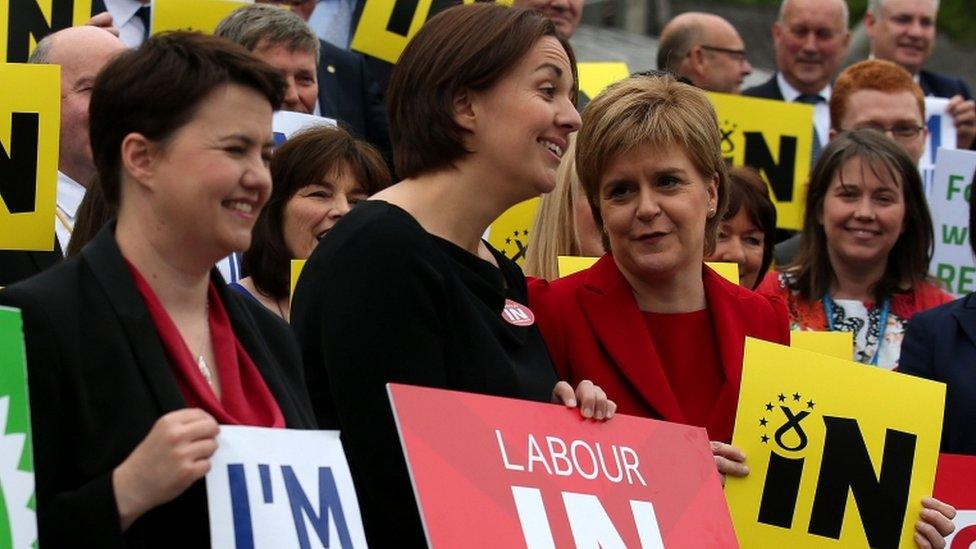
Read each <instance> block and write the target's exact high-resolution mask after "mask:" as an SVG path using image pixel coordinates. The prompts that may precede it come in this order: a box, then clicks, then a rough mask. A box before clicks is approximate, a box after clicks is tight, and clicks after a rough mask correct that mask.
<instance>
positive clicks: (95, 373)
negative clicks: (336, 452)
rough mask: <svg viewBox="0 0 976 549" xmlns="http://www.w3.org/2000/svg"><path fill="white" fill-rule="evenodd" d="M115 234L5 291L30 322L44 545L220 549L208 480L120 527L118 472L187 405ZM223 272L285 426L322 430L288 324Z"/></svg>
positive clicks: (0, 298)
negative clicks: (213, 533) (214, 541)
mask: <svg viewBox="0 0 976 549" xmlns="http://www.w3.org/2000/svg"><path fill="white" fill-rule="evenodd" d="M114 233H115V223H114V222H112V223H109V224H107V225H106V227H104V228H103V229H102V230H101V231H100V232H99V233H98V235H97V236H96V237H95V238H94V239H93V240H92V241H91V242H90V243H88V245H87V246H85V248H84V249H83V250H82V251H81V253H80V254H78V255H76V256H74V257H72V258H70V259H68V260H66V261H64V262H61V263H59V264H58V265H55V266H54V267H52V268H50V269H48V270H46V271H44V272H43V273H41V274H39V275H37V276H35V277H33V278H31V279H29V280H26V281H24V282H21V283H19V284H15V285H13V286H11V287H9V288H7V289H5V290H3V291H2V292H0V305H8V306H13V307H17V308H19V309H21V312H22V314H23V320H24V333H25V340H26V351H27V372H28V382H29V383H28V385H29V389H30V405H31V423H32V429H33V441H34V470H35V472H36V475H35V480H36V487H37V511H38V514H37V520H38V528H39V533H38V534H39V540H38V541H39V545H40V547H92V548H95V547H97V548H99V549H103V548H121V547H133V548H135V547H138V548H155V547H159V548H164V547H165V548H172V547H177V548H180V549H190V548H195V547H209V545H210V533H209V526H208V523H207V520H208V516H207V497H206V490H205V486H204V480H203V479H200V480H198V481H197V482H195V483H194V484H193V485H192V486H190V488H189V489H187V490H186V491H185V492H183V493H182V494H180V495H179V496H178V497H177V498H176V499H174V500H173V501H171V502H169V503H166V504H163V505H161V506H159V507H156V508H155V509H152V510H150V511H149V512H147V513H146V514H144V515H143V516H141V517H140V518H139V519H138V520H136V521H135V522H134V523H133V524H132V525H131V526H130V527H129V529H128V530H127V531H126V532H125V534H123V533H122V532H121V530H120V525H119V517H118V512H117V507H116V502H115V494H114V491H113V489H112V470H113V469H114V468H115V467H116V466H117V465H119V464H120V463H122V461H124V460H125V458H126V457H128V456H129V454H130V453H132V451H133V450H134V449H135V447H136V445H138V444H139V442H141V441H142V439H144V438H145V437H146V435H147V434H149V430H150V429H151V428H152V426H153V424H154V423H155V422H156V420H157V419H159V417H160V416H162V415H164V414H166V413H168V412H172V411H175V410H179V409H181V408H185V407H186V401H185V400H184V398H183V395H182V393H181V392H180V389H179V387H178V386H177V384H176V378H175V377H174V376H173V373H172V366H171V365H170V363H169V361H168V360H167V358H166V354H165V353H164V351H163V346H162V343H161V342H160V340H159V335H158V333H157V332H156V327H155V325H154V324H153V321H152V319H151V318H150V316H149V311H148V310H147V309H146V305H145V302H144V301H143V299H142V296H140V295H139V292H138V290H137V289H136V286H135V283H134V282H133V280H132V275H131V274H130V273H129V271H128V269H127V267H126V265H125V261H124V259H123V257H122V254H121V252H120V251H119V247H118V244H116V241H115V234H114ZM211 277H212V280H213V282H214V284H215V285H216V287H217V291H218V293H219V294H220V299H221V301H222V302H223V304H224V307H225V308H226V309H227V316H228V317H229V318H230V322H231V325H232V326H233V329H234V335H236V336H237V339H238V340H239V341H240V342H241V345H242V346H243V347H244V349H245V350H246V351H247V354H248V356H250V357H251V360H253V361H254V364H255V366H257V368H258V371H259V372H260V373H261V377H262V378H263V379H264V381H265V383H266V384H267V385H268V389H269V390H270V391H271V394H272V395H274V398H275V401H276V402H277V403H278V407H279V408H280V409H281V413H282V415H283V416H284V418H285V424H286V425H287V426H288V427H290V428H298V429H308V428H314V427H315V423H314V421H315V420H314V417H313V414H312V407H311V404H310V403H309V400H308V393H307V392H306V390H305V387H304V380H303V379H302V369H301V358H300V356H299V354H298V348H297V346H296V345H295V341H294V339H293V338H292V335H291V333H290V330H289V329H288V326H287V325H286V324H285V323H284V322H283V321H282V320H281V319H279V318H278V317H276V316H274V315H273V314H271V313H270V312H268V311H267V310H266V309H265V308H264V307H262V306H260V305H256V304H253V303H251V302H249V301H248V300H247V299H245V298H244V297H242V296H240V295H238V294H236V293H235V292H232V291H230V290H228V289H227V286H226V285H225V284H224V282H223V280H222V279H221V278H220V274H219V273H218V272H217V271H216V269H214V270H213V271H212V273H211Z"/></svg>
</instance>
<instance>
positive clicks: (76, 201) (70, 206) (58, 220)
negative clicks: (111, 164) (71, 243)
mask: <svg viewBox="0 0 976 549" xmlns="http://www.w3.org/2000/svg"><path fill="white" fill-rule="evenodd" d="M84 197H85V188H84V187H82V186H81V184H80V183H78V182H77V181H75V180H74V179H71V178H70V177H68V176H66V175H64V174H63V173H61V172H60V171H59V172H58V198H57V206H56V207H57V214H56V215H55V216H54V234H56V235H57V237H58V244H60V245H61V254H62V255H63V254H64V253H65V251H66V250H67V249H68V240H70V239H71V231H72V230H74V228H75V215H77V214H78V206H79V205H81V199H82V198H84Z"/></svg>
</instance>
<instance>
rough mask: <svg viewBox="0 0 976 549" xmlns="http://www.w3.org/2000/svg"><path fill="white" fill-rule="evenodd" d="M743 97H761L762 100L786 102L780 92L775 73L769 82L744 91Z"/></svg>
mask: <svg viewBox="0 0 976 549" xmlns="http://www.w3.org/2000/svg"><path fill="white" fill-rule="evenodd" d="M742 95H745V96H747V97H759V98H762V99H775V100H777V101H783V100H784V99H783V92H781V91H780V89H779V83H778V82H776V73H773V75H772V76H770V77H769V80H767V81H765V82H763V83H762V84H759V85H758V86H753V87H751V88H746V89H744V90H742Z"/></svg>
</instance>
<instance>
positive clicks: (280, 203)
mask: <svg viewBox="0 0 976 549" xmlns="http://www.w3.org/2000/svg"><path fill="white" fill-rule="evenodd" d="M271 181H272V189H271V198H270V199H269V200H268V203H267V205H265V207H264V209H262V210H261V214H260V215H259V216H258V220H257V222H256V223H255V225H254V233H253V237H252V239H251V247H250V248H248V250H247V251H246V252H244V260H243V262H242V264H243V267H244V269H245V271H246V272H247V273H248V276H247V277H246V278H244V279H242V280H241V281H240V283H239V284H231V287H232V288H234V289H237V290H239V291H241V292H242V293H243V295H245V296H247V297H249V298H251V299H254V300H256V301H257V302H258V303H260V304H261V305H263V306H264V307H266V308H267V309H268V310H270V311H271V312H272V313H274V314H276V315H278V316H279V317H281V318H283V319H284V320H285V321H288V319H289V310H290V296H289V292H290V290H291V285H290V284H289V281H290V278H291V260H292V259H308V257H309V256H310V255H312V251H313V250H315V246H316V245H317V244H318V243H319V240H321V239H322V238H325V236H326V235H327V234H328V232H329V231H330V230H332V228H333V227H334V226H335V224H336V223H337V222H338V221H339V220H340V219H342V217H343V216H344V215H346V214H347V213H349V211H350V210H351V209H352V207H353V206H355V205H356V204H358V203H359V202H361V201H363V200H366V198H368V197H369V196H371V195H373V194H375V193H377V192H379V191H381V190H383V189H385V188H386V187H389V186H390V184H391V183H392V181H391V178H390V172H389V170H388V169H387V168H386V164H385V163H384V162H383V158H382V157H381V156H380V154H379V152H377V151H376V149H374V148H373V147H372V146H370V145H369V144H368V143H366V142H364V141H359V140H357V139H355V138H353V137H352V136H351V135H349V133H348V132H346V131H345V130H343V129H341V128H314V129H310V130H305V131H303V132H299V133H297V134H295V135H293V136H292V137H291V139H289V140H288V141H287V142H286V143H285V144H284V145H282V146H281V147H280V148H279V149H278V150H277V151H275V154H274V158H272V160H271Z"/></svg>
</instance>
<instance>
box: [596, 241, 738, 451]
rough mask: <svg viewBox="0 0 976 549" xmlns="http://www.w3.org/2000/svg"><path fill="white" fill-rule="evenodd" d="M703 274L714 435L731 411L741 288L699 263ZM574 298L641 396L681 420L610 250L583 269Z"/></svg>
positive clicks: (663, 413)
mask: <svg viewBox="0 0 976 549" xmlns="http://www.w3.org/2000/svg"><path fill="white" fill-rule="evenodd" d="M702 278H703V283H704V286H705V298H706V301H707V307H708V311H709V316H710V317H711V320H712V326H713V328H714V333H715V336H716V340H717V341H716V344H717V345H718V349H719V352H720V355H721V361H722V370H723V372H724V378H725V380H724V384H723V386H722V390H721V392H720V394H719V399H718V400H717V401H716V403H715V406H714V407H713V408H712V411H711V413H710V415H709V421H708V427H709V432H710V433H711V435H712V437H713V438H717V437H719V435H721V434H722V433H720V431H722V430H727V427H722V428H720V426H721V425H723V424H727V423H728V417H730V414H734V413H735V406H736V403H737V398H738V392H739V382H740V380H741V377H742V352H743V348H744V346H745V335H746V332H747V329H746V327H747V324H746V323H747V319H746V318H745V315H743V314H742V312H741V309H742V306H741V305H740V301H741V300H740V296H741V295H742V292H743V290H742V289H741V288H739V287H738V286H737V285H735V284H733V283H731V282H729V281H727V280H725V279H723V278H722V277H721V276H719V275H718V274H717V273H715V271H713V270H712V269H710V268H709V267H707V266H705V265H702ZM577 297H578V299H579V302H580V306H581V307H582V309H583V311H584V313H585V316H586V318H587V319H588V322H589V324H590V328H591V330H593V333H594V334H595V335H596V337H597V339H599V340H600V342H601V343H602V345H603V348H604V349H605V350H606V352H607V354H608V355H609V356H610V358H611V360H612V361H613V363H614V365H615V366H616V367H617V368H618V369H619V370H620V371H621V372H622V373H623V375H624V376H626V377H627V378H628V379H629V380H630V381H631V382H632V384H633V385H634V387H635V388H636V390H637V392H638V393H639V394H640V395H641V396H642V398H643V399H644V400H645V401H646V402H647V403H648V404H649V405H650V406H651V407H653V408H654V409H655V410H656V411H657V412H658V413H659V414H660V415H661V417H663V418H664V419H665V420H668V421H678V422H683V421H685V418H684V414H682V412H681V408H680V406H679V405H678V402H677V399H676V397H675V395H674V392H673V391H672V389H671V385H670V383H669V381H668V378H667V374H666V373H665V371H664V367H663V366H662V365H661V361H660V357H659V356H658V354H657V352H656V351H655V350H654V344H653V342H652V340H651V337H650V335H649V334H648V333H647V327H646V324H645V322H644V319H643V317H642V316H641V312H640V310H639V309H638V308H637V302H636V300H635V298H634V294H633V291H632V290H631V288H630V284H628V283H627V280H626V279H625V278H624V277H623V275H622V274H621V273H620V270H619V269H618V268H617V264H616V263H615V262H614V260H613V257H612V256H611V255H610V254H606V255H604V256H603V257H602V258H601V259H600V260H599V261H597V263H596V264H594V266H593V267H591V268H590V269H589V270H588V272H587V274H586V280H585V282H584V284H583V285H582V286H581V287H580V289H579V290H578V293H577ZM728 435H731V433H728Z"/></svg>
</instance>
